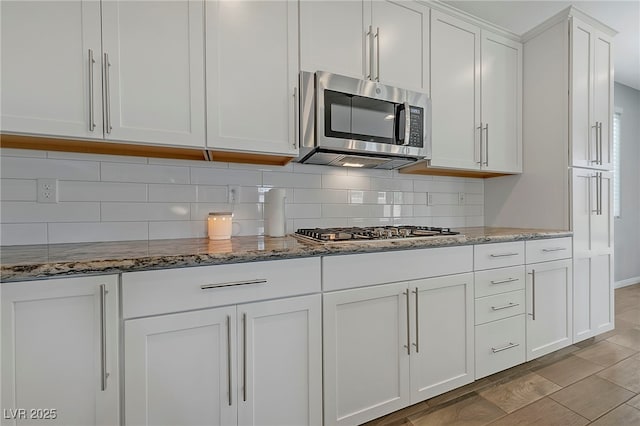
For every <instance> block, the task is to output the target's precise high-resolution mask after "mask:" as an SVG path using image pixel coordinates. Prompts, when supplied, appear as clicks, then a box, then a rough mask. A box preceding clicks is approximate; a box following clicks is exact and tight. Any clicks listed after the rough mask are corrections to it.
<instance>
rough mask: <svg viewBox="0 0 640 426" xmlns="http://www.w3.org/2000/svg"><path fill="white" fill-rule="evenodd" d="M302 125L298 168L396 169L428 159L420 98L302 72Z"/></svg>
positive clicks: (427, 127)
mask: <svg viewBox="0 0 640 426" xmlns="http://www.w3.org/2000/svg"><path fill="white" fill-rule="evenodd" d="M300 120H301V126H300V131H301V135H300V156H299V158H298V161H299V162H300V163H307V164H325V165H332V166H347V167H349V166H350V167H362V168H375V169H396V168H398V167H401V166H404V165H406V164H409V163H413V162H414V161H417V160H421V159H424V158H427V159H428V158H430V157H431V99H430V98H429V97H428V96H427V95H426V94H424V93H418V92H413V91H409V90H404V89H399V88H396V87H391V86H386V85H384V84H380V83H378V82H375V81H370V80H358V79H355V78H350V77H345V76H341V75H336V74H331V73H328V72H324V71H317V72H315V73H310V72H304V71H303V72H301V73H300Z"/></svg>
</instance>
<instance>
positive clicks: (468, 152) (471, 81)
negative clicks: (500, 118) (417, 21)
mask: <svg viewBox="0 0 640 426" xmlns="http://www.w3.org/2000/svg"><path fill="white" fill-rule="evenodd" d="M431 101H432V109H433V114H432V123H433V129H432V140H433V153H432V157H433V158H432V160H431V164H432V165H434V166H442V167H453V168H460V169H479V168H480V161H481V159H480V129H479V127H480V29H479V28H478V27H475V26H473V25H470V24H468V23H466V22H464V21H461V20H459V19H456V18H453V17H451V16H448V15H445V14H443V13H440V12H438V11H436V10H432V11H431Z"/></svg>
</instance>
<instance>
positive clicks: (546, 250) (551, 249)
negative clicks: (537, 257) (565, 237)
mask: <svg viewBox="0 0 640 426" xmlns="http://www.w3.org/2000/svg"><path fill="white" fill-rule="evenodd" d="M566 249H567V248H566V247H554V248H548V249H547V248H543V249H542V251H543V252H545V253H549V252H552V251H562V250H566Z"/></svg>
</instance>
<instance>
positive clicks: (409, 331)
mask: <svg viewBox="0 0 640 426" xmlns="http://www.w3.org/2000/svg"><path fill="white" fill-rule="evenodd" d="M402 294H404V295H405V296H407V344H406V345H404V347H405V348H407V355H411V330H410V328H411V326H410V323H411V317H410V315H409V290H407V291H403V292H402Z"/></svg>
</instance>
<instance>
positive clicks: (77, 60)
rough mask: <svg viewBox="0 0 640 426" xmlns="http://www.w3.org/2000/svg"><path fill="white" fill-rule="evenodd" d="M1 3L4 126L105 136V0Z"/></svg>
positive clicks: (9, 129) (22, 130)
mask: <svg viewBox="0 0 640 426" xmlns="http://www.w3.org/2000/svg"><path fill="white" fill-rule="evenodd" d="M1 7H2V22H1V26H0V27H1V28H2V30H1V31H2V49H1V50H2V69H1V71H2V72H1V76H2V86H1V90H0V92H1V93H2V96H1V98H2V101H1V102H2V108H1V111H2V116H1V117H0V118H1V120H0V121H1V123H2V124H1V126H2V131H3V132H15V133H33V134H48V135H57V136H68V137H83V138H88V137H90V138H93V137H95V138H101V137H102V92H101V87H102V83H101V72H100V55H101V46H100V43H101V40H100V3H99V2H96V1H74V2H45V1H42V2H32V1H3V2H2V6H1ZM18 41H19V42H18ZM92 54H93V58H94V60H95V61H96V63H93V62H91V55H92ZM90 76H92V77H93V78H92V79H90ZM92 114H93V116H94V117H95V123H96V127H95V128H94V127H93V126H91V125H90V116H91V115H92Z"/></svg>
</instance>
